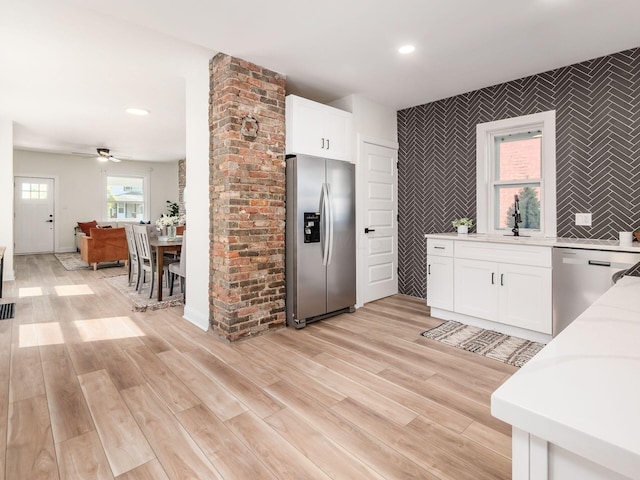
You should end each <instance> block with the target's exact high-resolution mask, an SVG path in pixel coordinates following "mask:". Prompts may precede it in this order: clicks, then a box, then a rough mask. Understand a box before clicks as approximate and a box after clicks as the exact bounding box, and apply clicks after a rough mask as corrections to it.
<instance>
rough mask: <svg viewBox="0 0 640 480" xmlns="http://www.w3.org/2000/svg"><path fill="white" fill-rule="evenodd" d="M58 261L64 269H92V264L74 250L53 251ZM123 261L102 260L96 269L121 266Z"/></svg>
mask: <svg viewBox="0 0 640 480" xmlns="http://www.w3.org/2000/svg"><path fill="white" fill-rule="evenodd" d="M53 255H54V256H55V257H56V258H57V259H58V261H59V262H60V263H61V264H62V266H63V267H64V269H65V270H92V269H93V266H91V265H89V264H88V263H87V262H85V261H84V260H82V258H80V254H79V253H76V252H71V253H54V254H53ZM122 266H124V262H120V263H118V262H103V263H98V269H101V268H110V267H122Z"/></svg>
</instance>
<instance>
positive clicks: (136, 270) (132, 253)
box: [124, 224, 140, 290]
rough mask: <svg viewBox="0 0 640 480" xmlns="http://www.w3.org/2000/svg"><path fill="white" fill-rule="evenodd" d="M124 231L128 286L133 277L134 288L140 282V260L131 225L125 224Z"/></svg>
mask: <svg viewBox="0 0 640 480" xmlns="http://www.w3.org/2000/svg"><path fill="white" fill-rule="evenodd" d="M124 231H125V233H126V235H127V245H128V247H129V286H131V285H132V284H133V278H134V276H135V279H136V290H137V289H138V284H139V283H140V261H139V259H138V249H137V247H136V241H135V238H134V236H133V225H131V224H125V226H124Z"/></svg>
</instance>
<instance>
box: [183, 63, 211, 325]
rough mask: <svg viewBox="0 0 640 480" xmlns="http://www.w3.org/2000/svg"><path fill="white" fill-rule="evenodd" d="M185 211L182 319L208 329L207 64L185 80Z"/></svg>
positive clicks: (200, 66) (199, 66) (203, 64)
mask: <svg viewBox="0 0 640 480" xmlns="http://www.w3.org/2000/svg"><path fill="white" fill-rule="evenodd" d="M186 123H187V135H186V142H187V145H186V152H187V158H186V168H187V182H186V183H187V186H186V189H185V210H186V212H187V224H188V225H189V229H188V237H187V245H186V254H187V257H186V258H187V290H186V304H185V307H184V318H185V319H186V320H188V321H190V322H191V323H193V324H194V325H196V326H198V327H200V328H201V329H203V330H207V329H208V328H209V265H210V259H209V245H210V240H209V226H210V224H211V222H210V220H209V61H208V59H203V60H202V63H201V64H200V65H198V67H197V68H195V69H194V71H193V72H192V73H191V75H189V76H188V77H187V78H186Z"/></svg>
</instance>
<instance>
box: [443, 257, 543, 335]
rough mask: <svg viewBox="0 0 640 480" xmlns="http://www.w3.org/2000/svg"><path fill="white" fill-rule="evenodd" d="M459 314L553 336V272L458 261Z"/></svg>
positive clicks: (457, 300)
mask: <svg viewBox="0 0 640 480" xmlns="http://www.w3.org/2000/svg"><path fill="white" fill-rule="evenodd" d="M454 278H455V282H454V291H455V299H456V301H455V306H454V310H455V312H456V313H462V314H465V315H471V316H473V317H478V318H484V319H486V320H492V321H494V322H499V323H504V324H506V325H512V326H514V327H520V328H526V329H527V330H533V331H536V332H541V333H548V334H550V333H551V269H550V268H543V267H532V266H530V265H513V264H509V263H496V262H486V261H482V260H469V259H465V258H456V259H455V269H454Z"/></svg>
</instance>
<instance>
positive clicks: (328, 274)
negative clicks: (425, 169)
mask: <svg viewBox="0 0 640 480" xmlns="http://www.w3.org/2000/svg"><path fill="white" fill-rule="evenodd" d="M286 207H287V225H286V259H285V262H286V283H287V325H289V326H295V327H296V328H302V327H304V326H305V325H306V324H307V323H310V322H313V321H315V320H320V319H323V318H326V317H329V316H331V315H336V314H338V313H341V312H345V311H351V312H353V310H354V305H355V303H356V208H355V165H353V164H352V163H348V162H343V161H339V160H330V159H325V158H319V157H313V156H310V155H296V156H293V157H290V158H288V159H287V205H286Z"/></svg>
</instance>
